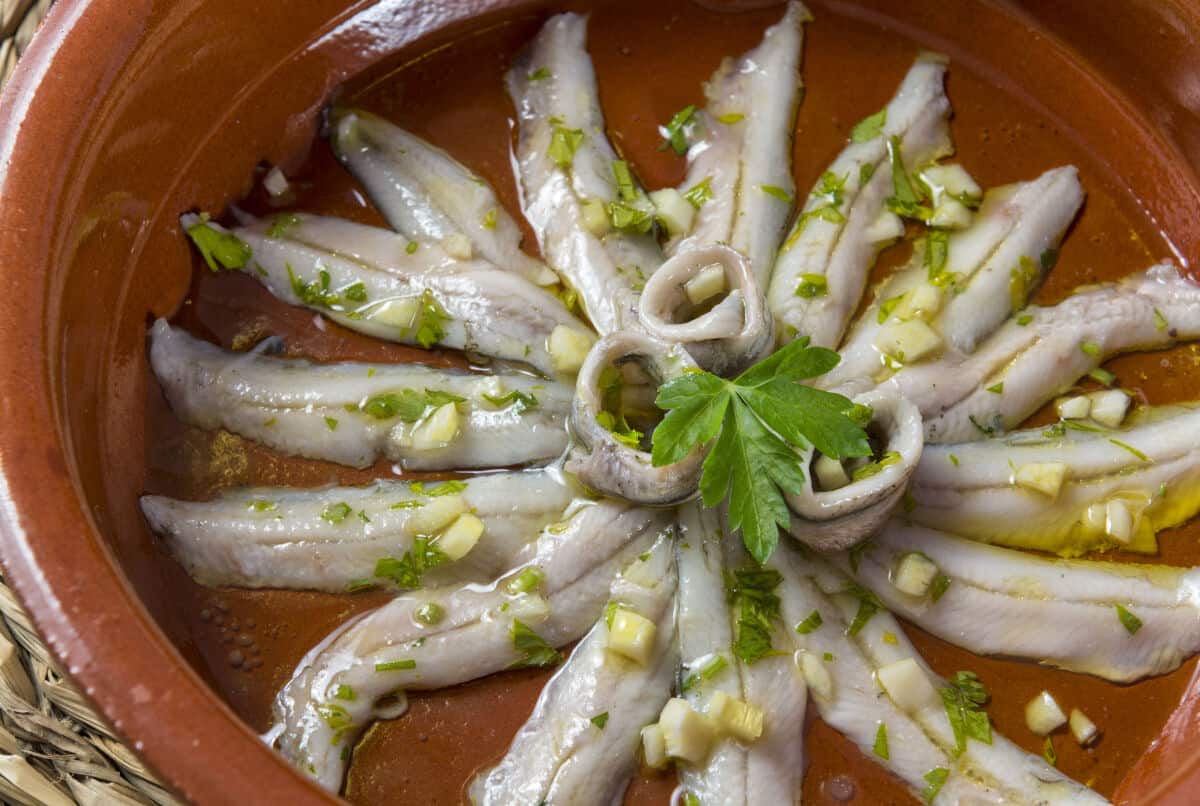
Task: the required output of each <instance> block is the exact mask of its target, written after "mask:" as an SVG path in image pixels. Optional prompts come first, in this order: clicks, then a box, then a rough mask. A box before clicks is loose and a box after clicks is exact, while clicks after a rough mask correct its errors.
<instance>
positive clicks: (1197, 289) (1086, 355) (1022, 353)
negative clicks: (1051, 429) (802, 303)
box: [882, 263, 1200, 444]
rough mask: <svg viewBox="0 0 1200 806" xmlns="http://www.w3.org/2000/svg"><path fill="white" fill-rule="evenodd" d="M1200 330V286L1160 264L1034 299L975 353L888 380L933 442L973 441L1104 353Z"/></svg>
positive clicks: (950, 355) (1049, 395)
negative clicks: (1047, 301)
mask: <svg viewBox="0 0 1200 806" xmlns="http://www.w3.org/2000/svg"><path fill="white" fill-rule="evenodd" d="M1197 337H1200V285H1197V284H1196V283H1194V282H1193V281H1191V280H1189V279H1187V278H1185V277H1184V276H1183V275H1181V274H1180V273H1179V270H1178V269H1177V268H1176V267H1175V266H1174V265H1173V264H1171V263H1163V264H1160V265H1157V266H1153V267H1151V268H1150V269H1148V270H1146V271H1145V272H1142V273H1140V274H1134V275H1130V276H1129V277H1127V278H1125V279H1124V280H1122V281H1120V282H1118V283H1112V284H1109V285H1101V286H1094V287H1089V288H1083V289H1080V290H1079V291H1077V292H1076V293H1075V294H1073V295H1072V296H1070V297H1068V298H1067V299H1065V300H1063V301H1062V302H1060V303H1058V304H1057V305H1054V306H1051V307H1045V308H1044V307H1040V306H1034V305H1031V306H1029V307H1028V308H1026V309H1025V310H1024V311H1023V312H1022V314H1021V316H1019V317H1016V318H1014V319H1011V320H1009V321H1008V322H1007V323H1005V324H1004V325H1003V326H1002V327H1001V328H1000V329H999V330H997V331H996V332H995V333H994V334H992V336H990V337H989V338H988V339H987V340H986V341H984V342H983V343H982V344H980V345H979V347H978V349H976V350H975V352H973V353H971V354H970V355H966V356H964V355H961V354H958V353H954V352H947V353H946V354H944V355H943V356H942V357H940V358H938V359H937V360H935V361H932V362H929V363H924V364H912V365H909V366H906V367H904V368H903V369H902V370H900V371H899V372H897V373H896V374H895V375H893V376H892V377H891V378H889V379H888V380H886V381H885V382H884V383H883V384H882V386H883V387H884V388H890V389H894V390H895V391H896V392H898V393H900V394H901V395H903V396H905V397H907V398H908V399H909V400H911V401H912V402H913V403H915V404H916V405H917V407H918V408H920V409H921V413H922V414H923V415H924V417H925V441H926V442H927V443H931V444H932V443H950V442H967V441H970V440H972V439H981V438H983V437H985V436H993V435H997V434H1002V433H1003V432H1004V431H1006V430H1008V429H1011V428H1013V427H1015V426H1016V425H1018V424H1019V423H1021V421H1023V420H1024V419H1025V418H1026V417H1028V416H1029V415H1031V414H1033V413H1034V412H1035V411H1037V410H1038V408H1040V407H1041V406H1042V405H1043V404H1045V403H1046V402H1047V401H1049V400H1051V399H1053V398H1054V397H1055V396H1056V395H1059V394H1062V393H1064V392H1066V391H1067V390H1068V389H1070V388H1071V386H1072V385H1073V384H1074V383H1075V382H1076V381H1077V380H1078V379H1079V378H1081V377H1083V376H1084V375H1086V374H1087V373H1088V372H1090V371H1091V370H1093V369H1095V368H1096V367H1098V366H1100V364H1101V363H1102V362H1103V361H1104V360H1105V359H1107V358H1110V357H1112V356H1114V355H1117V354H1119V353H1125V352H1131V351H1137V350H1155V349H1161V348H1163V347H1169V346H1171V345H1172V344H1175V343H1176V342H1178V341H1183V340H1188V339H1195V338H1197ZM995 389H998V390H999V391H991V390H995Z"/></svg>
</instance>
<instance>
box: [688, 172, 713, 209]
mask: <svg viewBox="0 0 1200 806" xmlns="http://www.w3.org/2000/svg"><path fill="white" fill-rule="evenodd" d="M712 197H713V192H712V177H711V176H706V177H704V178H703V179H701V180H700V181H699V182H697V183H696V184H694V185H692V186H691V187H690V188H688V189H687V191H686V192H685V193H684V194H683V198H685V199H687V200H688V202H689V203H690V204H691V205H692V207H695V208H696V209H697V210H699V209H700V208H701V207H703V206H704V203H705V202H707V201H709V200H710V199H712Z"/></svg>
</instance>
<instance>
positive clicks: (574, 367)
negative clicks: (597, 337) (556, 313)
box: [546, 325, 593, 375]
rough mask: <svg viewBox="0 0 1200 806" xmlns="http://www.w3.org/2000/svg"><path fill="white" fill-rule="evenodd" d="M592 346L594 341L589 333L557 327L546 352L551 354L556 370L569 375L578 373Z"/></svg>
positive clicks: (567, 327)
mask: <svg viewBox="0 0 1200 806" xmlns="http://www.w3.org/2000/svg"><path fill="white" fill-rule="evenodd" d="M592 344H593V339H592V337H591V336H589V335H588V334H587V333H584V332H583V331H581V330H576V329H575V328H573V327H569V326H567V325H557V326H556V327H555V328H554V330H553V331H551V332H550V340H549V342H548V343H547V344H546V351H547V352H548V353H550V360H551V361H552V362H553V363H554V369H555V370H557V371H558V372H561V373H563V374H566V375H569V374H572V373H575V372H578V371H579V368H580V367H582V366H583V360H584V359H585V358H587V354H588V351H590V350H591V349H592Z"/></svg>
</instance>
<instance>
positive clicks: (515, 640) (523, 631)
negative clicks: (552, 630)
mask: <svg viewBox="0 0 1200 806" xmlns="http://www.w3.org/2000/svg"><path fill="white" fill-rule="evenodd" d="M509 635H510V636H511V637H512V644H513V649H515V650H517V652H518V653H519V654H520V655H521V657H520V658H518V659H517V660H515V661H513V662H512V663H510V664H509V665H508V668H509V669H527V668H541V667H544V666H553V665H554V664H556V663H558V662H559V661H560V660H562V653H560V652H559V651H558V650H557V649H555V648H554V647H552V646H550V645H549V644H547V643H546V640H545V639H544V638H542V636H540V635H538V634H537V633H536V632H534V631H533V629H532V628H531V627H530V626H529V625H528V624H526V623H525V622H523V621H520V620H518V619H513V623H512V627H511V628H509Z"/></svg>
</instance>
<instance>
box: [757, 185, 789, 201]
mask: <svg viewBox="0 0 1200 806" xmlns="http://www.w3.org/2000/svg"><path fill="white" fill-rule="evenodd" d="M758 189H759V190H761V191H762V192H763V193H766V194H767V195H768V196H774V197H775V198H777V199H779V200H780V201H781V202H786V203H787V204H791V203H792V202H793V201H794V199H793V198H792V194H791V193H788V192H787V190H785V189H784V188H781V187H779V186H778V185H759V186H758Z"/></svg>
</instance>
